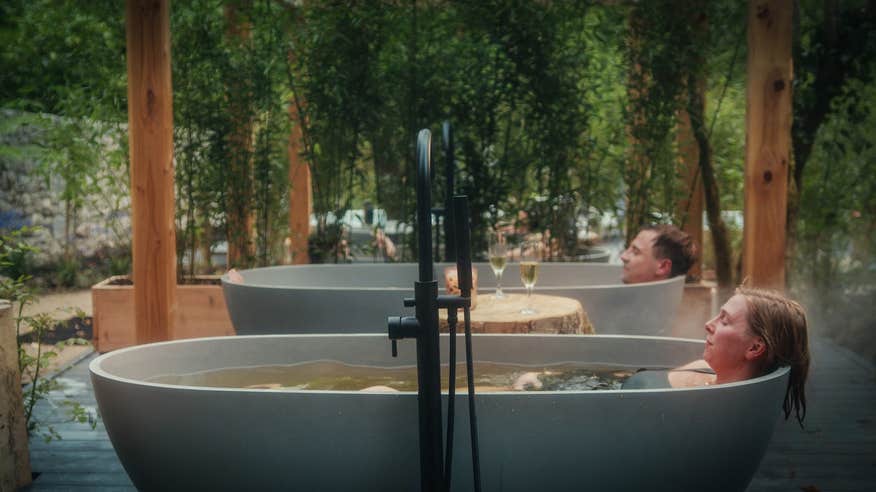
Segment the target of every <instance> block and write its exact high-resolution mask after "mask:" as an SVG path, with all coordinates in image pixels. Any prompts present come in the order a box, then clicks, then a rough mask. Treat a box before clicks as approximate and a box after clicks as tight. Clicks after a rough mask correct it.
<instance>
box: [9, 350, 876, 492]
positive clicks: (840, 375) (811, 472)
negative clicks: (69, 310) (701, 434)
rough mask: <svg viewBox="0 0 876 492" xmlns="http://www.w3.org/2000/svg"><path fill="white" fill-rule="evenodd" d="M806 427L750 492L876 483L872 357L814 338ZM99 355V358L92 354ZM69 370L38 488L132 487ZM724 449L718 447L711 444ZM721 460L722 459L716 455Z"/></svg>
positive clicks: (79, 491)
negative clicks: (75, 414)
mask: <svg viewBox="0 0 876 492" xmlns="http://www.w3.org/2000/svg"><path fill="white" fill-rule="evenodd" d="M812 342H813V343H812V355H813V362H812V367H811V372H810V384H809V386H808V387H807V391H808V393H807V397H808V401H809V408H808V414H807V418H806V427H805V429H801V428H800V427H799V426H798V425H797V423H796V421H795V420H793V419H791V420H789V421H780V422H779V424H778V425H777V426H776V431H775V434H774V435H773V439H772V441H771V443H770V446H769V448H768V450H767V453H766V456H765V457H764V459H763V461H762V463H761V466H760V468H759V470H758V472H757V474H756V475H755V477H754V479H753V480H752V482H751V485H750V486H749V487H748V492H799V491H800V490H810V491H823V492H827V491H830V492H834V491H836V492H845V491H847V492H865V491H866V492H868V491H870V490H874V488H873V487H874V485H873V484H876V369H874V366H873V365H872V364H871V363H869V362H868V361H866V360H864V359H862V358H861V357H859V356H857V355H856V354H854V353H852V352H850V351H848V350H846V349H844V348H841V347H839V346H837V345H836V344H835V343H833V342H831V341H829V340H826V339H823V338H818V337H814V338H813V340H812ZM92 357H94V356H92ZM92 357H89V358H87V359H85V360H82V361H80V362H79V363H77V364H76V365H74V366H73V367H71V368H70V369H69V370H68V371H66V372H65V373H63V374H62V375H61V376H60V378H59V382H60V383H61V388H60V389H59V390H57V391H55V392H53V393H52V398H51V401H49V402H41V403H40V405H39V407H38V409H37V412H38V415H40V416H41V417H43V418H44V421H45V422H51V425H52V426H53V427H54V428H55V430H56V431H58V432H59V433H60V434H61V436H62V439H61V440H54V441H51V442H49V443H45V442H43V441H42V440H40V439H34V440H33V442H32V443H31V461H32V467H33V470H34V471H36V472H40V475H39V476H38V477H37V479H36V480H35V481H34V483H33V485H31V486H30V487H28V488H26V489H25V490H27V491H33V492H43V491H46V492H62V491H70V492H85V491H96V492H111V491H125V492H128V491H131V490H134V489H133V485H132V484H131V481H130V479H129V478H128V476H127V474H126V473H125V471H124V469H123V468H122V466H121V463H119V460H118V458H117V457H116V454H115V451H113V449H112V445H111V444H110V442H109V438H108V437H107V435H106V430H105V429H104V428H103V425H101V424H98V425H97V427H96V428H95V429H93V430H92V429H91V427H90V426H89V425H88V424H74V423H69V422H66V418H67V417H66V415H67V412H69V407H67V406H65V405H63V400H64V399H74V400H76V401H79V402H80V403H82V404H83V405H85V406H87V407H92V408H93V407H94V406H95V403H94V395H93V392H92V390H91V381H90V378H89V375H88V362H89V361H90V360H91V358H92ZM708 451H710V452H716V453H718V455H720V450H708ZM716 459H720V458H717V457H716Z"/></svg>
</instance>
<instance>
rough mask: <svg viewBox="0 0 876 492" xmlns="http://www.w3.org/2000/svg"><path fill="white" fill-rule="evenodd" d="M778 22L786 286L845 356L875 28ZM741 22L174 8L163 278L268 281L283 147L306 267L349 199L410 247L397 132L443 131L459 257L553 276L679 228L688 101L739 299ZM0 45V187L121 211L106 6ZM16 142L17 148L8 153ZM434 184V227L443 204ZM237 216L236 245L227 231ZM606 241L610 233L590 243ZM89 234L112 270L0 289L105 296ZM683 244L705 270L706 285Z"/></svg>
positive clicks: (329, 242) (231, 5)
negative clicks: (648, 232) (508, 256)
mask: <svg viewBox="0 0 876 492" xmlns="http://www.w3.org/2000/svg"><path fill="white" fill-rule="evenodd" d="M795 7H796V15H795V34H794V36H795V39H794V44H793V46H794V77H795V82H794V92H793V102H794V128H793V150H794V166H793V175H792V186H791V191H790V211H789V219H790V220H789V234H790V235H789V237H790V242H789V248H788V255H787V262H788V272H789V274H788V279H789V287H790V288H791V290H792V293H794V294H795V295H797V296H800V297H802V298H804V300H806V302H808V303H809V306H810V311H811V312H812V314H813V317H814V318H816V319H818V320H819V323H816V324H821V325H826V324H830V323H833V322H834V321H835V320H836V319H837V318H838V317H846V316H848V317H850V318H853V319H855V320H856V321H853V322H851V323H850V324H849V326H847V327H846V328H845V329H844V331H843V333H853V334H854V335H853V336H854V337H857V339H860V338H861V337H863V338H866V339H868V340H869V341H870V342H872V343H871V344H870V346H876V335H874V334H872V333H876V332H874V331H873V330H872V329H870V328H872V327H873V325H874V323H876V314H874V309H873V305H874V302H873V301H876V260H874V255H873V251H874V241H876V231H874V227H876V190H874V187H876V169H874V166H876V164H874V162H876V160H874V157H876V156H874V155H873V153H874V150H873V145H872V135H873V134H876V86H874V76H876V64H874V62H876V56H874V55H876V6H874V4H873V2H872V1H864V0H859V1H845V2H817V1H814V0H799V1H797V2H795ZM746 15H747V5H746V3H745V2H738V1H735V0H716V1H712V2H704V5H701V6H697V7H692V4H691V3H690V2H684V1H681V0H660V1H654V2H541V1H532V0H483V1H477V2H474V1H463V0H446V1H416V0H412V1H407V2H401V1H373V2H316V1H309V2H289V1H278V0H237V1H234V0H191V1H175V2H172V3H171V33H172V50H171V52H172V62H173V89H174V151H175V166H176V167H175V170H176V173H177V174H176V186H177V190H176V200H177V215H178V216H177V226H178V231H177V241H178V261H179V262H180V263H179V268H178V270H179V273H180V275H185V274H195V273H204V272H212V271H215V269H216V267H217V266H215V265H212V264H211V260H210V258H211V253H212V252H213V251H214V250H215V248H216V246H217V244H219V243H222V242H229V241H234V237H235V235H239V234H245V235H246V236H247V240H250V241H251V242H252V248H251V249H249V250H248V253H247V255H246V256H245V257H244V258H242V259H241V260H240V262H241V266H257V265H270V264H276V263H279V262H281V261H282V260H283V254H284V250H283V239H284V238H285V237H287V236H288V235H289V230H288V224H287V220H286V217H287V214H288V189H289V183H288V169H289V155H288V152H289V135H290V131H291V129H293V128H295V127H298V128H300V129H301V131H302V134H303V137H304V138H303V142H304V145H303V152H302V157H303V158H304V160H305V161H306V162H307V163H308V164H309V165H310V167H311V170H312V173H313V177H312V184H313V207H314V210H313V212H314V216H315V220H316V224H317V225H316V227H315V228H314V230H313V231H312V237H311V251H312V252H313V253H314V254H313V256H314V257H317V258H323V259H326V260H328V261H332V260H336V259H337V258H338V255H337V245H338V244H339V243H340V241H341V240H342V238H343V235H344V230H343V228H341V227H338V225H337V224H336V223H333V222H332V220H331V217H341V216H343V215H344V213H345V212H347V211H348V210H351V209H362V208H363V206H364V204H365V202H369V203H371V204H373V205H374V206H375V207H377V208H379V209H383V210H385V211H386V213H387V216H388V217H390V218H391V219H394V220H397V221H399V222H401V223H402V224H407V225H408V226H411V225H413V222H414V204H415V200H414V189H413V186H412V183H413V180H414V173H415V168H414V165H413V160H414V159H413V153H414V138H415V135H416V132H417V131H418V130H419V129H420V128H430V129H432V130H433V134H434V135H436V136H437V135H439V134H440V132H439V130H440V125H441V123H442V122H444V121H449V122H451V124H452V125H453V128H454V132H455V137H456V149H457V161H458V163H457V165H458V169H457V191H458V192H464V193H468V194H469V195H470V197H471V200H472V203H471V207H472V211H473V219H472V220H473V224H472V225H473V242H474V248H475V250H476V251H483V250H485V249H486V245H485V233H486V231H487V229H488V228H489V227H494V226H496V225H497V224H498V223H500V222H514V221H517V220H525V222H526V224H525V225H526V226H527V227H529V229H530V230H532V231H537V232H544V231H547V230H549V231H550V232H551V236H552V237H553V238H555V239H556V240H557V242H558V244H559V245H560V247H561V250H562V251H561V253H562V254H564V255H572V256H573V255H574V254H575V253H576V252H578V251H579V250H580V248H582V247H585V246H587V244H582V241H580V240H579V237H585V241H584V242H585V243H586V242H587V241H589V239H586V238H592V236H590V235H587V234H584V235H583V236H582V230H584V232H590V231H589V230H587V229H590V228H591V227H594V229H596V230H595V232H597V233H600V234H601V235H602V238H605V237H609V236H611V235H612V234H616V235H619V236H621V237H629V235H630V234H632V233H635V231H636V230H637V229H638V227H639V226H640V225H642V224H644V223H648V222H670V221H674V222H676V223H679V222H681V221H682V220H684V218H683V217H679V216H678V211H677V205H678V202H679V200H681V199H682V198H684V197H685V196H686V195H687V194H688V193H689V190H687V189H686V187H685V185H684V183H683V181H682V180H681V176H680V175H681V166H680V151H679V146H680V144H679V140H678V123H677V117H678V113H679V111H681V110H685V109H689V108H690V106H689V102H690V101H691V98H690V96H691V95H694V92H693V91H695V90H696V87H699V85H698V84H701V87H702V89H703V92H704V95H705V97H704V100H705V106H704V111H702V114H701V115H699V117H698V118H697V119H696V121H694V123H695V124H698V125H701V126H702V128H703V129H704V134H705V135H706V138H707V142H706V143H707V145H708V146H709V148H710V149H711V151H712V158H711V163H710V164H711V166H712V168H713V171H714V174H715V177H716V182H717V188H718V192H719V198H720V204H721V208H722V212H723V215H722V217H724V218H725V221H726V227H727V229H728V236H727V238H726V241H727V242H728V244H729V249H730V256H731V257H730V258H725V260H726V262H727V264H729V265H732V267H733V268H732V270H733V271H732V272H731V273H730V275H732V277H731V278H729V279H726V281H728V282H731V283H733V284H736V283H739V282H740V281H742V279H740V278H738V274H737V273H735V272H737V271H738V265H739V263H740V260H739V251H740V243H741V219H739V220H734V218H737V217H739V216H740V214H741V211H742V208H743V179H744V176H743V174H744V146H745V103H746V101H745V78H746V77H745V68H746V65H745V64H746V49H747V47H746V37H745V36H746V22H747V21H746ZM0 44H2V46H3V47H4V48H3V50H2V52H0V109H2V110H3V113H2V115H3V117H2V120H0V171H3V170H4V169H7V168H10V166H11V164H10V163H12V162H15V161H17V160H22V159H29V160H32V161H34V162H37V163H38V166H37V168H36V169H37V171H38V172H39V173H42V174H43V175H45V176H46V179H49V177H60V178H62V179H61V181H62V183H63V186H62V189H61V191H60V194H59V199H60V200H63V201H64V203H65V210H66V213H67V214H68V216H69V217H75V216H76V214H77V213H78V211H80V210H82V209H84V208H106V209H112V208H113V207H121V208H124V207H125V204H124V203H123V202H121V203H120V202H119V198H118V197H119V196H125V195H126V194H127V187H128V176H127V168H128V164H129V163H128V152H127V135H126V125H127V102H126V96H127V94H126V66H125V22H124V2H118V1H115V0H93V1H88V2H85V1H74V0H28V1H25V0H7V1H5V2H3V3H2V4H0ZM292 107H294V108H295V109H296V111H294V112H293V111H290V109H291V108H292ZM291 114H298V115H299V117H297V118H292V117H291V116H290V115H291ZM25 130H27V131H29V132H31V134H33V135H36V138H31V139H28V140H27V141H22V140H21V139H15V138H11V137H10V136H12V135H17V134H20V133H21V132H22V131H25ZM439 140H440V139H439V138H434V139H433V143H434V144H435V146H436V147H435V149H434V150H433V155H434V156H439V155H440V152H438V149H439V147H438V146H439V144H440V141H439ZM439 162H440V161H439ZM435 167H436V170H438V171H437V172H438V173H439V176H438V177H436V180H435V191H434V192H433V196H434V199H435V202H436V204H437V203H438V202H439V201H440V200H442V199H443V196H444V193H446V190H444V189H443V186H444V185H443V183H444V180H443V176H441V173H442V172H443V166H442V165H437V164H436V166H435ZM113 201H115V202H116V203H110V202H113ZM520 212H525V215H522V214H520ZM241 214H244V215H245V214H250V215H251V217H252V218H253V221H252V226H251V230H250V229H244V230H243V232H241V227H240V226H239V223H240V218H241V217H240V216H241ZM607 218H608V219H610V218H617V221H616V224H615V227H614V228H612V227H608V228H605V227H602V228H600V227H595V226H596V225H597V224H600V223H606V222H607V223H609V224H610V223H611V221H610V220H609V221H606V219H607ZM106 221H107V228H108V229H110V230H113V231H115V234H116V235H117V236H118V242H117V244H118V247H115V248H112V249H109V250H106V251H102V252H101V253H100V254H99V255H97V256H96V257H90V258H82V257H79V256H78V255H77V254H76V248H75V244H71V245H69V246H68V247H66V248H65V250H64V252H63V254H61V255H59V256H58V257H57V258H54V259H53V260H52V261H51V262H49V263H48V264H44V265H42V266H36V265H29V266H28V265H25V264H24V260H23V259H22V261H21V262H19V264H10V265H6V266H4V267H3V268H4V269H5V272H4V274H5V275H7V276H13V275H12V274H13V273H15V272H14V271H12V270H14V269H18V270H27V269H30V270H32V272H31V273H34V276H35V277H40V276H42V277H50V278H51V279H50V280H46V281H45V284H46V285H73V284H77V283H78V284H83V285H87V284H88V283H90V282H92V281H94V280H95V279H96V278H97V277H100V276H104V275H107V274H110V273H125V272H126V271H127V269H128V268H129V264H130V260H129V257H128V255H129V254H130V252H129V248H127V247H126V242H125V238H126V235H127V234H128V233H127V232H126V230H125V228H124V227H122V226H120V225H119V224H118V223H116V221H115V216H107V218H106ZM68 222H69V221H68ZM65 237H66V238H67V241H68V242H71V243H75V241H76V240H77V239H76V237H75V235H73V234H67V235H66V236H65ZM704 239H705V245H704V251H703V253H704V259H705V265H704V267H705V268H706V269H707V270H708V269H714V268H715V265H716V262H717V260H718V259H716V257H715V254H714V249H713V244H712V237H711V236H710V235H709V234H708V233H707V234H706V235H705V237H704ZM397 240H398V241H399V243H400V244H399V245H398V247H399V253H400V257H399V259H401V260H412V259H413V258H415V255H416V250H415V248H416V241H415V238H413V236H412V235H409V236H400V237H398V238H397ZM196 259H199V260H200V261H196ZM40 269H42V270H40ZM18 270H16V271H18ZM83 272H87V273H88V274H84V273H83ZM831 320H834V321H831ZM837 336H838V337H839V338H842V337H843V336H845V335H837ZM849 336H850V337H852V335H849Z"/></svg>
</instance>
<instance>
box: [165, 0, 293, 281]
mask: <svg viewBox="0 0 876 492" xmlns="http://www.w3.org/2000/svg"><path fill="white" fill-rule="evenodd" d="M285 20H286V9H285V7H283V6H281V5H280V4H278V3H276V2H249V3H247V2H243V4H242V5H239V6H237V8H236V9H235V10H234V14H233V15H230V14H228V13H227V12H226V10H224V9H223V2H217V1H211V0H201V1H196V2H190V3H187V4H185V5H181V6H179V7H177V6H176V5H175V6H174V8H173V9H172V12H171V25H172V38H173V54H174V57H173V81H174V146H175V158H176V163H177V169H176V185H177V193H176V198H177V207H176V210H177V217H176V220H177V230H178V236H177V239H178V241H177V244H178V248H177V249H178V251H177V258H178V261H179V265H178V267H179V268H178V273H179V274H180V275H183V274H185V273H188V274H194V273H196V272H195V268H196V265H195V261H194V260H193V258H195V257H196V255H197V253H198V249H199V248H203V247H204V246H206V247H207V248H209V247H210V246H212V245H213V244H214V242H216V240H217V239H219V238H222V237H227V238H229V239H230V240H240V239H241V238H240V237H239V236H240V235H246V236H248V234H249V231H248V230H238V229H235V228H234V221H233V220H231V219H229V215H232V214H237V215H236V216H242V217H245V216H246V215H248V214H251V215H252V216H254V217H255V230H256V248H255V251H253V256H251V257H248V258H244V261H245V265H242V266H251V265H254V264H259V265H266V264H269V263H270V261H271V259H272V258H273V257H274V255H275V254H276V251H275V250H277V248H278V247H279V244H280V243H282V238H283V236H284V235H285V234H284V232H285V227H286V226H285V211H286V208H285V202H284V201H285V198H286V183H287V179H286V172H287V169H288V161H287V160H286V158H287V156H286V144H287V141H288V134H289V120H288V116H287V112H286V104H287V103H288V101H287V98H288V94H287V91H288V89H287V87H286V85H285V82H286V74H287V64H286V59H287V57H288V51H287V48H286V46H285V44H284V43H283V37H284V36H285V32H284V21H285ZM243 239H244V240H246V239H247V238H243ZM204 256H205V260H206V261H209V254H205V255H204ZM185 259H188V260H189V261H188V264H187V265H184V260H185ZM186 267H188V269H186ZM206 268H207V269H209V264H208V265H206Z"/></svg>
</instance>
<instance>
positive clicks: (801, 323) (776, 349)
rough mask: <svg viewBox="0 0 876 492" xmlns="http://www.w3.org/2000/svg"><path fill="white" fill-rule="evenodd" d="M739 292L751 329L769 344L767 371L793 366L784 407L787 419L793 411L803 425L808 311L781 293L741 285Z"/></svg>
mask: <svg viewBox="0 0 876 492" xmlns="http://www.w3.org/2000/svg"><path fill="white" fill-rule="evenodd" d="M736 293H737V294H739V295H741V296H742V297H744V298H745V301H746V304H747V307H748V319H747V321H748V326H749V328H750V329H751V331H752V333H753V334H754V335H755V336H758V337H760V338H761V339H762V340H763V341H764V344H765V345H766V351H765V353H766V358H765V359H764V365H763V367H762V370H763V372H764V373H766V372H769V371H772V370H774V369H776V368H778V367H781V366H789V367H790V368H791V374H790V377H789V379H788V388H787V390H786V391H785V401H784V403H783V404H782V409H783V410H784V411H785V419H788V418H789V417H790V416H791V412H792V411H793V412H794V414H795V416H796V418H797V422H799V423H800V426H801V427H802V426H803V419H804V418H805V417H806V378H807V376H808V375H809V338H808V334H807V321H806V312H805V311H804V310H803V306H801V305H800V304H799V303H797V302H796V301H792V300H791V299H788V298H787V297H785V296H784V295H782V294H780V293H779V292H775V291H770V290H762V289H754V288H749V287H740V288H738V289H736Z"/></svg>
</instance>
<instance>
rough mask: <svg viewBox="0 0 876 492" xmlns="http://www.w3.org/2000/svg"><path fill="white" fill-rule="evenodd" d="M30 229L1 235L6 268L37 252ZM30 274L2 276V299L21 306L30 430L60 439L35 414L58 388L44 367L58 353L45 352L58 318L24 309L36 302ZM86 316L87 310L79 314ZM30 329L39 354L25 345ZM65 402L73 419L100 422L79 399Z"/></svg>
mask: <svg viewBox="0 0 876 492" xmlns="http://www.w3.org/2000/svg"><path fill="white" fill-rule="evenodd" d="M27 232H28V231H27V230H26V229H25V230H18V231H13V232H10V233H4V234H0V267H3V268H6V267H8V266H10V265H12V264H13V262H12V260H11V259H12V258H14V257H21V256H27V255H29V254H31V253H33V252H34V251H35V250H34V248H32V247H30V246H28V245H27V244H25V243H24V242H23V241H22V237H23V235H24V234H25V233H27ZM29 279H30V277H29V275H27V274H26V273H21V274H20V275H18V276H17V277H14V278H7V277H3V276H0V299H8V300H10V301H12V302H13V303H14V305H15V307H17V309H18V313H17V315H16V316H15V335H16V341H17V348H18V370H19V373H20V374H21V378H22V381H25V382H27V383H28V384H27V386H26V387H25V388H24V402H23V403H24V414H25V422H26V426H27V430H28V433H29V434H30V435H41V436H42V437H43V438H44V439H46V440H47V441H48V440H51V439H60V437H61V436H60V435H59V434H58V433H57V432H56V431H55V430H54V429H53V428H52V426H51V425H47V424H44V423H42V422H40V421H38V420H37V419H36V418H35V417H34V413H33V411H34V408H35V407H36V404H37V403H38V402H39V401H40V400H44V399H46V398H47V397H48V394H49V393H50V392H51V391H52V390H54V389H55V388H56V387H57V383H56V382H55V380H54V379H52V378H46V377H45V374H44V370H45V369H46V368H47V367H48V366H49V364H50V363H51V360H52V359H53V358H54V357H56V356H57V354H58V353H57V352H56V351H55V350H47V351H43V344H42V343H41V342H42V341H43V339H44V338H46V336H47V335H48V333H49V332H50V331H52V330H53V329H54V327H55V325H56V324H57V321H56V320H55V319H54V318H53V317H52V316H51V315H49V314H48V313H39V314H36V315H33V316H25V315H24V314H23V313H24V309H25V307H26V306H27V305H29V304H32V303H34V302H35V301H36V295H35V293H34V291H33V289H32V288H30V287H29V286H28V285H27V283H26V282H27V280H29ZM77 315H78V316H80V317H84V313H82V312H79V313H77ZM25 331H27V332H29V334H30V336H29V338H30V340H31V341H32V343H34V345H35V346H36V347H37V349H36V353H35V354H33V355H32V354H30V353H28V352H27V350H26V349H25V348H24V346H23V345H22V334H23V333H24V332H25ZM82 343H88V342H87V341H86V340H82V339H69V340H66V341H64V342H61V343H59V344H57V345H56V348H57V349H59V350H62V349H63V347H64V346H65V345H67V344H82ZM64 403H65V405H68V406H70V407H71V420H72V421H75V422H80V423H90V424H91V426H92V428H94V426H95V425H96V419H95V417H94V416H93V415H92V414H91V413H90V412H89V411H88V410H86V409H85V408H84V407H83V406H82V405H80V404H79V403H78V402H75V401H71V400H66V401H65V402H64Z"/></svg>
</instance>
